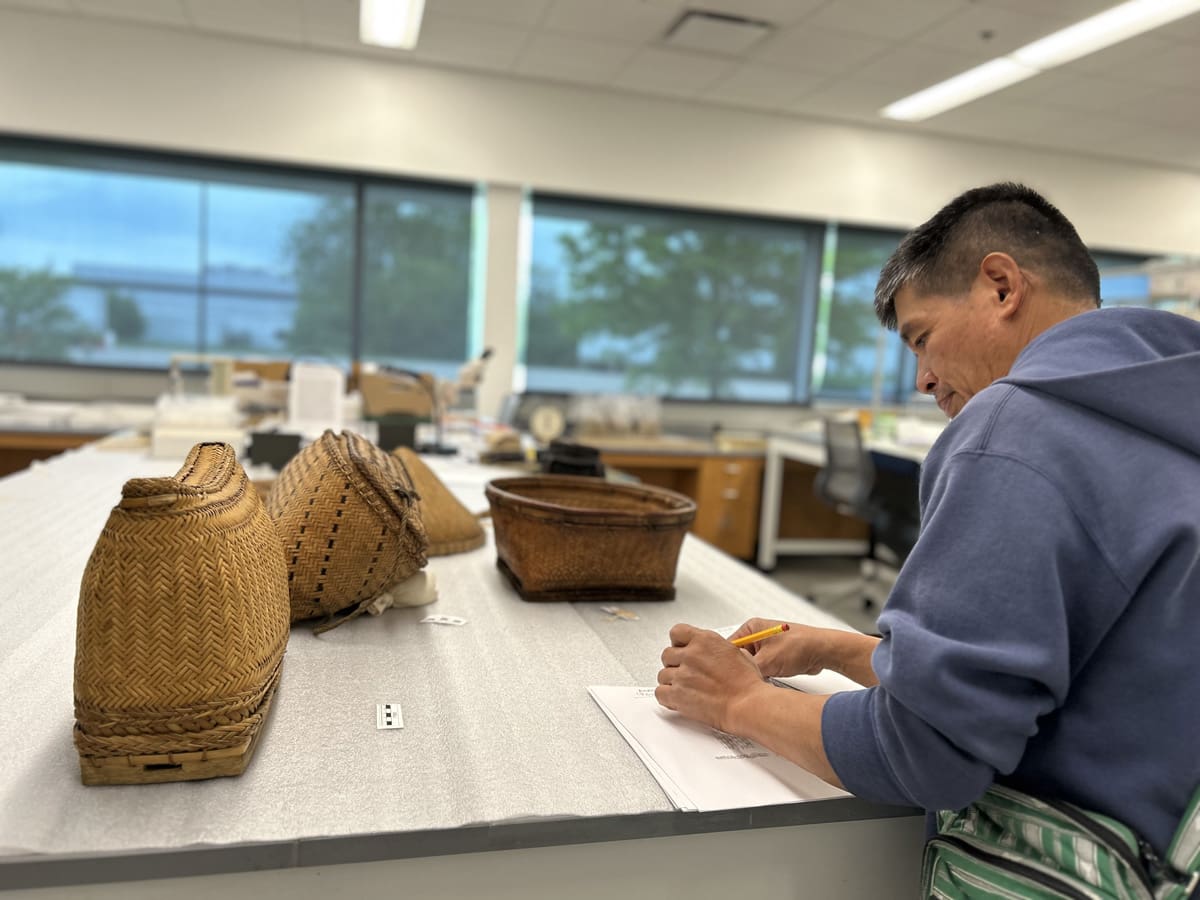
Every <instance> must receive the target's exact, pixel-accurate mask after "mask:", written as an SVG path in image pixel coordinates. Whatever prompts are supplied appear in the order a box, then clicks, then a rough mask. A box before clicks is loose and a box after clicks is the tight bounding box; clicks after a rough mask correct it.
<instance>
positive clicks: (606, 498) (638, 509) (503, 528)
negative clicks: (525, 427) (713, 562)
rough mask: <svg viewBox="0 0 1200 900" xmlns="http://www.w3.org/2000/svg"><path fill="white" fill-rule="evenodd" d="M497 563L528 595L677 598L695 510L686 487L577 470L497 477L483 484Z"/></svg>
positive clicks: (548, 597)
mask: <svg viewBox="0 0 1200 900" xmlns="http://www.w3.org/2000/svg"><path fill="white" fill-rule="evenodd" d="M485 492H486V494H487V498H488V503H489V504H490V505H491V508H492V523H493V525H494V527H495V531H496V556H497V558H496V565H497V566H499V568H500V571H502V572H503V573H504V575H505V576H506V577H507V578H508V580H509V581H510V582H511V583H512V585H513V587H514V588H516V590H517V593H519V594H520V595H521V596H522V597H523V598H525V599H526V600H671V599H673V598H674V597H675V570H676V567H677V565H678V562H679V550H680V547H681V546H682V545H683V538H684V536H685V535H686V534H687V530H688V527H689V526H690V525H691V524H692V520H693V519H694V518H695V516H696V504H695V502H693V501H692V500H690V499H689V498H687V497H685V496H683V494H677V493H675V492H674V491H668V490H666V489H664V488H659V487H650V486H647V485H640V484H638V485H633V484H615V483H611V482H607V481H604V480H602V479H599V478H590V477H582V476H576V475H536V476H530V477H520V478H497V479H496V480H494V481H491V482H489V483H488V485H487V488H486V489H485Z"/></svg>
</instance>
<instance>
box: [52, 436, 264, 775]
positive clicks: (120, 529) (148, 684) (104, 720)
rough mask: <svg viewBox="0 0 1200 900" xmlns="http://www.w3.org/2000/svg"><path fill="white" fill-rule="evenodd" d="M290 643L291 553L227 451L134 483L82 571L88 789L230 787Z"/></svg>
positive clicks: (202, 453)
mask: <svg viewBox="0 0 1200 900" xmlns="http://www.w3.org/2000/svg"><path fill="white" fill-rule="evenodd" d="M287 639H288V598H287V571H286V569H285V567H284V557H283V547H282V545H281V544H280V541H279V536H278V535H277V534H276V532H275V529H274V527H273V526H272V523H271V520H270V519H269V518H268V516H267V514H266V511H265V510H264V508H263V505H262V501H261V500H260V499H259V496H258V493H257V492H256V491H255V490H254V488H253V487H252V486H251V484H250V482H249V480H248V479H247V478H246V473H245V472H244V471H243V469H242V467H241V465H240V464H239V463H238V462H237V458H236V455H235V453H234V450H233V448H232V447H230V446H229V445H228V444H197V445H196V446H195V447H193V448H192V450H191V452H190V453H189V454H188V457H187V459H186V461H185V462H184V465H183V467H182V468H181V469H180V470H179V472H178V473H177V474H176V475H175V476H173V477H170V478H135V479H132V480H130V481H128V482H126V484H125V486H124V489H123V491H122V496H121V501H120V503H119V504H118V505H117V506H116V507H115V508H114V509H113V510H112V512H111V513H110V515H109V518H108V521H107V523H106V524H105V526H104V529H103V530H102V532H101V534H100V537H99V539H98V540H97V542H96V546H95V548H94V549H93V551H92V554H91V557H90V559H89V560H88V564H87V567H86V568H85V570H84V575H83V581H82V584H81V586H80V593H79V610H78V619H77V625H76V641H75V719H76V726H75V745H76V748H77V749H78V752H79V756H80V766H81V772H82V777H83V781H84V783H85V784H114V783H140V782H149V781H177V780H191V779H196V778H210V777H214V776H216V775H235V774H238V773H239V772H240V771H242V769H243V768H244V767H245V765H246V762H247V761H248V760H249V757H250V751H251V750H252V747H253V744H254V741H255V739H256V738H257V736H258V733H259V731H260V730H261V728H262V725H263V721H264V719H265V716H266V713H267V710H268V709H269V708H270V702H271V698H272V696H273V694H274V691H275V688H276V685H277V684H278V682H279V674H280V668H281V664H282V661H283V654H284V649H285V647H286V645H287Z"/></svg>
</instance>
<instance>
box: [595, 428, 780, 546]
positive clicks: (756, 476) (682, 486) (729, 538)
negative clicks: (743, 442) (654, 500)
mask: <svg viewBox="0 0 1200 900" xmlns="http://www.w3.org/2000/svg"><path fill="white" fill-rule="evenodd" d="M601 459H603V461H604V464H605V465H606V466H609V467H611V468H614V469H619V470H621V471H622V472H627V473H629V474H630V475H632V476H634V477H635V478H637V479H639V480H640V481H641V482H642V483H644V484H652V485H656V486H657V487H664V488H668V489H669V490H672V491H678V492H679V493H681V494H684V495H685V496H688V497H691V498H692V499H693V500H695V501H696V520H695V522H693V523H692V533H693V534H695V535H696V536H697V537H699V538H703V539H704V540H706V541H708V542H709V543H710V544H712V545H713V546H715V547H718V548H720V549H721V550H724V551H725V552H726V553H728V554H729V555H730V556H735V557H737V558H738V559H746V560H748V559H753V557H754V552H755V546H756V544H757V541H758V512H759V503H760V501H761V498H762V472H763V461H762V458H761V457H757V456H748V455H747V456H735V455H727V454H718V453H716V452H715V451H714V452H713V453H712V454H711V455H709V454H703V453H647V452H635V451H630V450H605V449H603V448H602V449H601Z"/></svg>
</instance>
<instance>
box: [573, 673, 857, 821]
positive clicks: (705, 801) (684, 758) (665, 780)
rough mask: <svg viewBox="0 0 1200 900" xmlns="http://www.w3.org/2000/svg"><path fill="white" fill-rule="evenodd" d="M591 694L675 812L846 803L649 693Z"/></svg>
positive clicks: (607, 690)
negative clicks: (831, 800) (827, 801)
mask: <svg viewBox="0 0 1200 900" xmlns="http://www.w3.org/2000/svg"><path fill="white" fill-rule="evenodd" d="M850 684H851V685H853V684H854V683H853V682H850ZM854 686H855V687H857V686H858V685H854ZM835 690H837V688H835ZM588 692H589V693H590V694H591V695H592V699H594V700H595V701H596V703H597V704H599V706H600V708H601V709H602V710H604V714H605V715H607V716H608V718H609V720H610V721H611V722H612V723H613V725H614V726H616V728H617V730H618V731H619V732H620V733H621V735H622V736H623V737H624V738H625V740H626V741H628V742H629V745H630V746H631V747H632V748H633V750H634V752H636V753H637V755H638V756H639V757H640V758H641V760H642V762H643V763H645V764H646V768H647V769H649V770H650V773H651V774H652V775H653V776H654V777H655V779H657V780H658V783H659V785H661V786H662V789H663V791H665V792H666V794H667V796H668V797H669V798H670V800H671V802H672V803H673V804H674V805H675V806H676V808H678V809H681V810H684V811H686V812H709V811H711V810H720V809H741V808H743V807H747V806H773V805H775V804H779V803H801V802H803V801H806V800H825V799H828V798H831V797H848V796H849V794H847V793H846V792H845V791H843V790H839V789H838V788H835V787H832V786H831V785H828V784H826V783H825V782H823V781H821V779H819V778H817V776H815V775H813V774H812V773H811V772H808V771H806V770H805V769H802V768H800V766H798V765H796V764H795V763H793V762H790V761H788V760H786V759H784V758H783V757H782V756H779V755H777V754H775V753H773V752H771V751H770V750H767V749H766V748H765V747H761V746H759V745H758V744H756V743H754V742H753V741H750V740H747V739H745V738H741V737H736V736H735V735H732V734H725V733H724V732H720V731H717V730H716V729H713V728H709V727H708V726H706V725H701V724H699V723H698V722H693V721H691V720H689V719H685V718H684V717H683V716H681V715H679V714H678V713H675V712H672V711H671V710H668V709H664V708H663V707H662V706H660V705H659V703H658V701H657V700H655V699H654V688H639V687H591V688H588Z"/></svg>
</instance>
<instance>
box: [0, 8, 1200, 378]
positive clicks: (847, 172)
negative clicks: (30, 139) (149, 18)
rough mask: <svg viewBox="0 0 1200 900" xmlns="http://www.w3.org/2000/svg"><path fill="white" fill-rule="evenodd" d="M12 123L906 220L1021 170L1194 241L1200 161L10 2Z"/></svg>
mask: <svg viewBox="0 0 1200 900" xmlns="http://www.w3.org/2000/svg"><path fill="white" fill-rule="evenodd" d="M0 131H6V132H9V133H16V134H31V135H43V136H53V137H64V138H75V139H82V140H91V141H101V142H111V143H117V144H122V145H134V146H142V147H150V148H162V149H170V150H180V151H188V152H199V153H212V154H219V155H224V156H234V157H241V158H248V159H261V160H272V161H281V162H290V163H303V164H311V165H319V166H332V167H338V168H349V169H357V170H366V171H375V172H382V173H391V174H401V175H409V176H418V177H420V176H429V177H437V178H448V179H454V180H462V181H468V182H485V183H496V184H499V185H504V186H508V187H509V188H511V187H512V186H522V187H528V188H533V189H542V190H554V191H562V192H569V193H577V194H583V195H589V196H600V197H610V198H617V199H630V200H643V201H651V202H659V203H667V204H681V205H687V206H697V207H705V208H710V209H720V210H730V211H745V212H755V213H762V214H770V215H782V216H791V217H804V218H818V219H836V220H841V221H847V222H853V223H858V224H866V225H882V226H893V227H896V226H898V227H909V226H912V225H914V224H916V223H917V222H920V221H923V220H924V219H925V218H927V217H928V216H929V215H930V214H932V212H934V211H935V210H936V209H937V208H938V206H940V205H941V203H942V202H944V201H945V200H947V199H949V198H950V197H951V196H952V195H953V194H954V193H956V192H957V191H959V190H961V189H964V188H967V187H970V186H973V185H976V184H980V183H985V182H988V181H994V180H997V179H1001V178H1013V179H1019V180H1023V181H1026V182H1027V183H1029V184H1031V185H1032V186H1034V187H1037V188H1040V189H1042V190H1043V191H1045V192H1047V193H1048V194H1049V195H1050V197H1051V199H1052V200H1053V201H1054V202H1055V203H1057V204H1058V205H1059V206H1060V207H1061V208H1062V209H1063V210H1064V212H1066V213H1067V215H1068V216H1069V217H1070V218H1071V219H1072V220H1073V221H1074V222H1075V224H1076V226H1077V227H1078V228H1079V230H1080V232H1081V234H1082V235H1083V237H1084V239H1085V240H1086V241H1087V242H1088V243H1089V244H1092V245H1093V246H1098V247H1105V248H1113V249H1123V250H1131V251H1146V252H1150V253H1164V252H1174V253H1186V254H1200V173H1196V172H1189V171H1184V170H1172V169H1167V168H1156V167H1152V166H1146V165H1138V164H1134V163H1125V162H1119V161H1111V160H1102V159H1099V158H1092V157H1079V156H1073V155H1069V154H1064V153H1057V152H1049V151H1045V152H1043V151H1035V150H1027V149H1021V148H1018V147H1015V146H1006V145H1004V144H1001V143H997V142H995V141H994V140H991V138H992V137H993V136H991V135H988V136H987V137H988V138H989V139H988V140H986V141H981V142H973V141H964V140H951V139H942V138H933V137H927V136H922V135H918V134H907V133H903V132H896V131H887V130H884V129H871V128H866V127H855V126H850V125H840V124H832V123H828V122H819V121H813V120H804V119H800V118H795V117H784V116H775V115H770V114H765V113H752V112H742V111H738V110H734V109H728V108H724V107H717V106H712V105H704V104H698V103H691V102H686V101H676V100H669V99H657V98H650V97H639V96H635V95H631V94H624V93H618V92H611V91H589V90H586V89H583V88H577V87H568V86H558V85H552V84H545V83H539V82H535V81H529V80H523V79H516V78H506V77H503V76H499V75H491V74H489V75H477V74H471V73H464V72H457V71H452V70H449V69H435V68H421V67H416V66H411V65H406V64H402V63H391V62H388V61H380V60H376V59H368V58H358V57H354V56H349V55H341V54H336V53H332V52H330V53H320V52H309V51H304V50H302V49H299V48H296V49H293V48H288V47H284V46H279V45H274V44H267V43H258V42H250V41H235V40H227V39H223V38H220V37H217V36H207V35H202V34H192V33H188V32H184V31H176V30H169V29H158V28H148V27H142V26H136V25H132V24H124V23H120V22H115V21H109V20H99V19H89V18H82V17H74V16H66V15H54V14H49V13H46V14H42V13H35V12H24V11H17V10H11V9H9V10H3V11H0ZM511 226H512V220H511V217H510V216H504V217H500V218H498V219H497V221H496V222H495V223H493V225H492V227H495V228H508V227H511ZM493 241H496V242H498V243H495V244H493V246H494V247H512V248H516V247H517V246H518V241H517V239H516V237H515V236H511V235H508V236H506V235H498V236H490V237H489V242H490V243H491V242H493ZM495 263H496V260H494V259H489V266H490V267H491V266H494V265H495ZM494 282H495V279H491V278H489V284H492V283H494ZM501 293H502V294H503V293H505V292H501ZM493 299H496V300H498V301H499V303H500V307H498V309H500V308H502V309H503V310H504V312H503V314H504V315H511V300H510V298H508V297H506V296H505V297H499V298H493V297H492V296H491V295H490V294H489V304H490V303H491V302H492V300H493ZM489 309H490V306H489ZM491 314H492V315H493V316H495V315H498V314H501V313H499V312H493V313H491ZM484 327H485V330H486V331H489V332H490V331H492V330H493V328H494V327H495V323H493V325H492V326H488V325H487V323H486V322H485V326H484ZM498 368H499V367H496V369H498ZM495 371H496V370H490V371H489V378H492V377H496V376H495ZM489 393H491V391H489Z"/></svg>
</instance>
